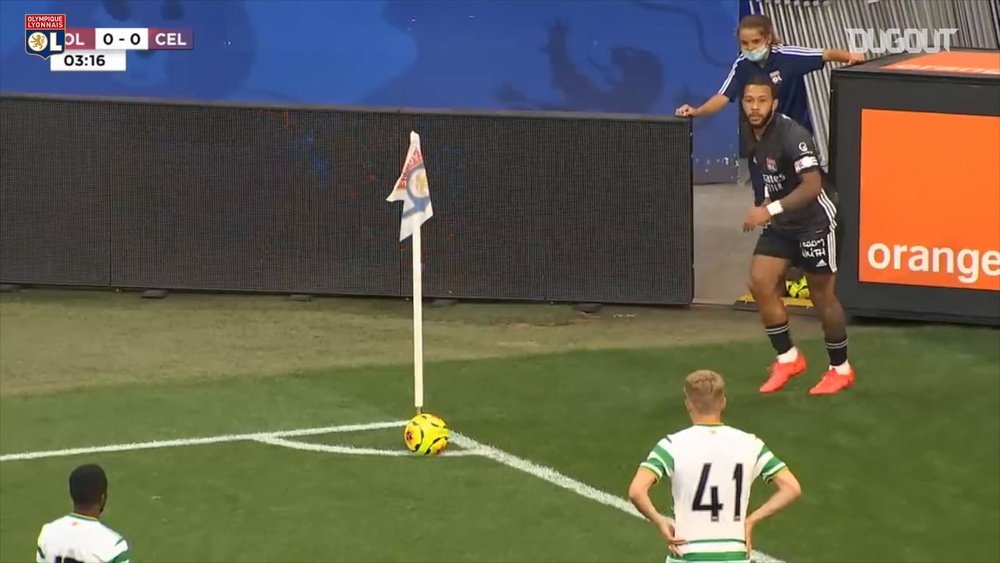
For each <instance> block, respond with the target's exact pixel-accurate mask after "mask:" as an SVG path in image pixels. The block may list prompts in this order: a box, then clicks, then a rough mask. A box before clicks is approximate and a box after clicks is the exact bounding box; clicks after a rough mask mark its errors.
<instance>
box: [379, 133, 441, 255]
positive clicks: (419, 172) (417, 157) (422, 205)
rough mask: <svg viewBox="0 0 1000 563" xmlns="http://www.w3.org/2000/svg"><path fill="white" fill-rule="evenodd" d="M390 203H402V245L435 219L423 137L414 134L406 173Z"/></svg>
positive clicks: (404, 170)
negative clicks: (423, 151) (426, 169)
mask: <svg viewBox="0 0 1000 563" xmlns="http://www.w3.org/2000/svg"><path fill="white" fill-rule="evenodd" d="M385 200H386V201H402V202H403V217H402V221H400V225H399V240H400V242H402V241H404V240H406V239H408V238H409V237H410V236H411V235H413V233H414V231H416V230H418V229H419V228H420V225H422V224H424V223H425V222H426V221H427V220H428V219H430V218H431V217H433V216H434V207H433V206H431V192H430V188H429V186H428V185H427V172H426V171H425V170H424V155H423V153H422V152H420V135H417V133H416V132H415V131H410V149H409V150H408V151H406V161H405V162H404V163H403V173H402V174H400V175H399V179H398V180H396V185H395V186H393V188H392V193H390V194H389V197H387V198H386V199H385Z"/></svg>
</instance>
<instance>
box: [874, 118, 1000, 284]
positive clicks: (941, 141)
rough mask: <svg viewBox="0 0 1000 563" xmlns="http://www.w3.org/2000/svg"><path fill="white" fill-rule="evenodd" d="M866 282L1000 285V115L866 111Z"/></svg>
mask: <svg viewBox="0 0 1000 563" xmlns="http://www.w3.org/2000/svg"><path fill="white" fill-rule="evenodd" d="M859 187H860V201H859V204H860V217H859V244H860V248H859V249H858V262H859V263H858V276H859V281H861V282H867V283H889V284H902V285H916V286H929V287H949V288H961V289H979V290H988V291H1000V117H993V116H978V115H956V114H943V113H920V112H912V111H895V110H873V109H864V110H862V112H861V170H860V186H859Z"/></svg>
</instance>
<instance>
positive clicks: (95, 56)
mask: <svg viewBox="0 0 1000 563" xmlns="http://www.w3.org/2000/svg"><path fill="white" fill-rule="evenodd" d="M127 57H128V53H127V52H126V51H107V50H101V51H97V50H73V51H67V52H65V53H63V54H61V55H53V56H52V58H51V59H50V60H51V62H50V63H49V64H50V70H51V71H52V72H73V71H76V72H94V71H96V72H100V71H107V72H121V71H124V70H126V68H127Z"/></svg>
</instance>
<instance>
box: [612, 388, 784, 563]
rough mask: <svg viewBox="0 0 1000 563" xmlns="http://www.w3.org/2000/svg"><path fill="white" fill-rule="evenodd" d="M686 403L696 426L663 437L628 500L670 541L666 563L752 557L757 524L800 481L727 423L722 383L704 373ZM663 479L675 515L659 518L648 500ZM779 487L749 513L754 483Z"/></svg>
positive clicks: (642, 466)
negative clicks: (652, 488)
mask: <svg viewBox="0 0 1000 563" xmlns="http://www.w3.org/2000/svg"><path fill="white" fill-rule="evenodd" d="M684 391H685V395H686V400H685V405H686V406H687V410H688V413H689V414H690V416H691V420H692V422H693V425H692V426H691V427H689V428H686V429H684V430H681V431H679V432H676V433H674V434H670V435H668V436H666V437H664V438H663V439H661V440H660V441H659V442H657V444H656V445H655V446H653V449H652V450H651V451H650V452H649V455H648V456H647V457H646V460H645V461H643V462H642V463H641V464H640V466H639V469H638V471H637V472H636V475H635V478H634V479H633V481H632V484H631V486H630V487H629V498H630V500H631V501H632V503H633V504H634V505H635V507H636V508H637V509H639V511H640V512H641V513H642V514H643V516H645V517H646V518H648V519H649V520H650V521H651V522H653V524H655V525H656V526H657V527H658V528H659V531H660V533H661V535H662V536H663V537H664V539H665V540H666V541H667V545H668V547H669V549H670V552H671V557H669V558H668V559H667V561H675V560H679V561H714V562H719V561H728V562H734V563H735V562H747V561H749V559H750V555H751V552H752V551H753V546H752V533H753V526H754V525H755V524H756V523H757V522H760V521H761V520H763V519H764V518H767V517H769V516H772V515H773V514H774V513H776V512H777V511H778V510H781V509H782V508H784V507H785V506H787V505H788V504H789V503H791V502H792V501H793V500H795V499H796V498H797V497H798V496H799V495H800V494H801V487H800V486H799V483H798V480H797V479H796V478H795V476H794V475H792V472H791V471H790V470H789V469H788V467H787V466H786V465H785V463H784V462H783V461H781V460H780V459H779V458H778V457H777V456H775V455H774V454H773V453H772V452H771V450H770V449H768V447H767V446H766V445H765V444H764V442H763V441H762V440H761V439H760V438H758V437H757V436H754V435H753V434H749V433H746V432H743V431H742V430H737V429H736V428H733V427H731V426H727V425H725V424H723V423H722V411H723V409H724V408H725V405H726V397H725V382H724V381H723V379H722V376H721V375H719V374H718V373H715V372H712V371H707V370H701V371H696V372H694V373H692V374H691V375H689V376H688V378H687V380H686V382H685V389H684ZM664 477H666V478H669V479H670V482H671V492H672V496H673V501H674V502H673V508H674V517H673V518H668V517H666V516H663V515H661V514H660V513H659V512H658V511H657V510H656V508H655V507H654V506H653V503H652V501H651V500H650V498H649V490H650V488H651V487H652V486H653V485H655V484H656V483H657V482H659V481H660V480H661V479H663V478H664ZM758 477H759V478H761V479H762V480H763V481H765V482H774V483H776V484H777V487H778V490H777V492H776V493H775V494H774V496H772V497H771V499H770V500H768V501H767V502H766V503H764V504H763V505H762V506H761V507H760V508H758V509H757V510H756V511H754V512H752V513H750V514H748V513H747V507H748V505H749V501H750V488H751V486H752V484H753V482H754V480H756V479H757V478H758Z"/></svg>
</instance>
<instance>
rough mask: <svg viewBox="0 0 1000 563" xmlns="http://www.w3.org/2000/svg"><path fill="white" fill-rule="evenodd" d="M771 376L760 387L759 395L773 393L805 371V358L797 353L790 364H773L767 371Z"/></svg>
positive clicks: (800, 353)
mask: <svg viewBox="0 0 1000 563" xmlns="http://www.w3.org/2000/svg"><path fill="white" fill-rule="evenodd" d="M768 371H769V372H770V373H771V376H770V377H768V378H767V381H765V382H764V384H763V385H761V386H760V392H761V393H774V392H775V391H777V390H779V389H781V388H782V387H784V386H785V384H786V383H788V380H790V379H791V378H793V377H795V376H796V375H798V374H800V373H802V372H804V371H806V357H805V356H804V355H802V352H799V355H798V356H797V357H796V358H795V360H793V361H791V362H778V361H776V362H774V363H773V364H771V368H770V369H769V370H768Z"/></svg>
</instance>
